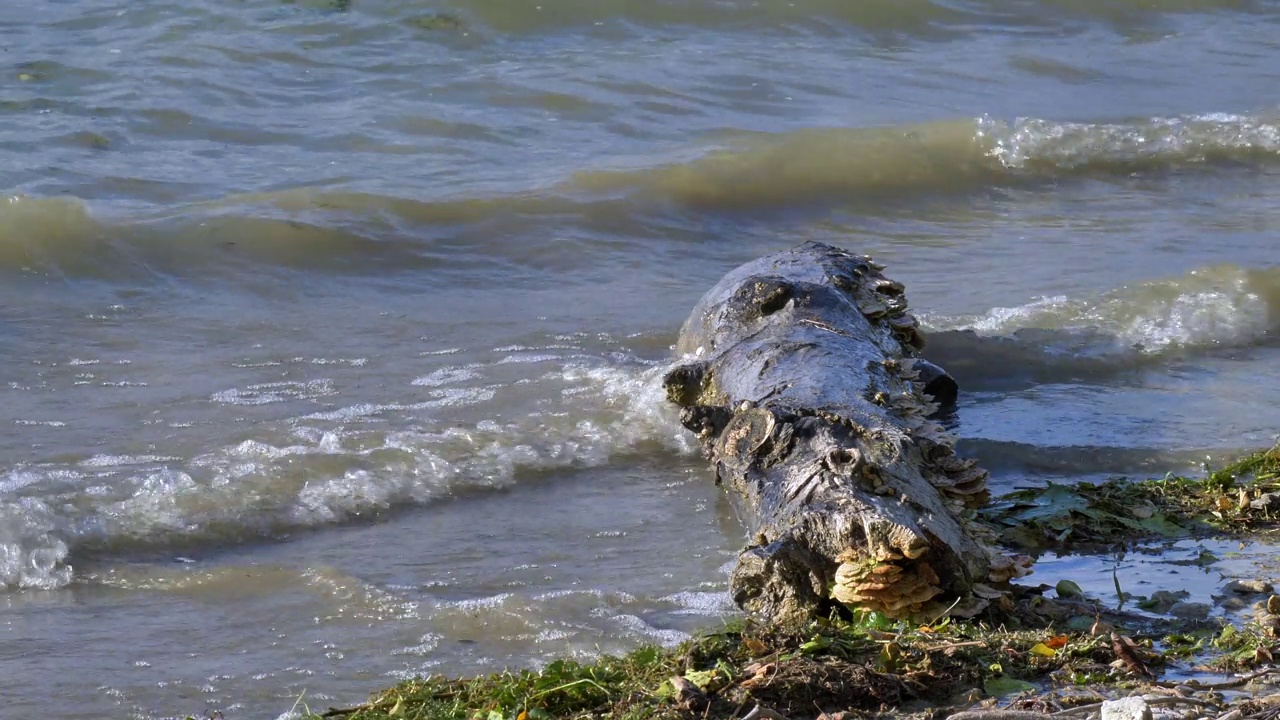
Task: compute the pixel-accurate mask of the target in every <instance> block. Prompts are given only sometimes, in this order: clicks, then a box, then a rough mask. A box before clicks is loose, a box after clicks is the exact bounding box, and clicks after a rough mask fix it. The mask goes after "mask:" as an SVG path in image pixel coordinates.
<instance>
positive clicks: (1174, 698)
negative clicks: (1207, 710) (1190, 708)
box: [1053, 695, 1219, 718]
mask: <svg viewBox="0 0 1280 720" xmlns="http://www.w3.org/2000/svg"><path fill="white" fill-rule="evenodd" d="M1142 699H1143V700H1144V701H1145V702H1146V703H1147V704H1148V705H1195V706H1196V707H1211V708H1216V707H1219V704H1218V703H1215V702H1210V701H1208V700H1201V699H1199V698H1189V697H1182V696H1181V695H1162V696H1160V697H1146V696H1143V698H1142ZM1106 702H1109V701H1106V700H1104V701H1103V702H1097V703H1090V704H1088V705H1077V706H1076V707H1073V708H1067V709H1066V710H1059V711H1058V712H1056V713H1054V714H1053V717H1055V718H1056V717H1071V716H1072V715H1085V714H1088V713H1091V712H1094V711H1095V710H1101V709H1102V705H1103V703H1106Z"/></svg>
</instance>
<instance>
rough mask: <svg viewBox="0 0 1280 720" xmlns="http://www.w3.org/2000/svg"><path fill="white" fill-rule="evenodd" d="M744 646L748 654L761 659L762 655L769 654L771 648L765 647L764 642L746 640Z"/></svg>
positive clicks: (743, 642)
mask: <svg viewBox="0 0 1280 720" xmlns="http://www.w3.org/2000/svg"><path fill="white" fill-rule="evenodd" d="M742 644H743V645H744V646H745V647H746V648H747V653H748V654H750V655H751V657H760V656H761V655H764V654H765V653H767V652H769V646H768V645H765V644H764V641H762V640H757V639H755V638H746V639H744V640H743V641H742Z"/></svg>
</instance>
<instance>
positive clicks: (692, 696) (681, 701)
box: [668, 675, 709, 712]
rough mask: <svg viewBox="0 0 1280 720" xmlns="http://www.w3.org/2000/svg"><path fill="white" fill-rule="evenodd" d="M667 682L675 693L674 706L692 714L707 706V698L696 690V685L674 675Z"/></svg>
mask: <svg viewBox="0 0 1280 720" xmlns="http://www.w3.org/2000/svg"><path fill="white" fill-rule="evenodd" d="M668 682H670V683H671V687H672V689H674V690H675V691H676V697H675V700H676V705H678V706H680V707H682V708H684V709H686V710H689V711H692V712H700V711H701V710H702V709H703V708H706V707H707V706H708V703H709V701H708V700H707V696H706V695H704V694H703V693H702V691H701V690H699V689H698V686H697V685H694V684H693V683H692V682H690V681H689V680H686V679H684V678H682V677H680V676H679V675H676V676H674V677H672V678H671V679H670V680H669V681H668Z"/></svg>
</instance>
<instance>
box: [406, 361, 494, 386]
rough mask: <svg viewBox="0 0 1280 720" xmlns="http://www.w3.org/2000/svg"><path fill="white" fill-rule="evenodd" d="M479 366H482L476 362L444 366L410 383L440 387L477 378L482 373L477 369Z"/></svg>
mask: <svg viewBox="0 0 1280 720" xmlns="http://www.w3.org/2000/svg"><path fill="white" fill-rule="evenodd" d="M479 367H481V366H480V365H478V364H474V363H473V364H471V365H462V366H459V367H442V368H439V369H437V370H434V371H432V372H431V373H429V374H427V375H423V376H422V377H419V378H416V379H414V381H413V382H412V383H410V384H411V385H416V386H418V387H439V386H441V385H449V384H452V383H457V382H465V381H467V380H475V379H476V378H478V377H480V373H479V372H478V370H477V368H479Z"/></svg>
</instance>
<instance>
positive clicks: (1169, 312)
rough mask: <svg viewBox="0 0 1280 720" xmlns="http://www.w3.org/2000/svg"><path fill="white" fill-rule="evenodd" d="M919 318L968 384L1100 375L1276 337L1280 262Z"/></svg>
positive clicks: (932, 346)
mask: <svg viewBox="0 0 1280 720" xmlns="http://www.w3.org/2000/svg"><path fill="white" fill-rule="evenodd" d="M923 319H924V321H925V322H926V324H927V325H928V326H929V327H930V328H931V330H932V332H931V333H930V334H929V349H928V352H929V354H930V356H931V358H932V359H934V360H935V361H937V362H940V363H944V364H946V365H947V367H948V368H953V369H954V371H955V372H958V373H959V374H961V375H964V376H965V378H966V379H967V380H969V381H970V382H971V383H972V382H974V381H976V382H978V383H980V384H981V383H991V382H1000V383H1009V382H1017V381H1019V380H1031V381H1034V382H1054V381H1060V380H1067V379H1071V380H1076V381H1079V380H1089V379H1091V378H1095V379H1101V378H1105V377H1106V376H1110V375H1114V373H1115V372H1117V371H1118V370H1124V369H1127V368H1130V367H1136V366H1141V365H1146V364H1152V363H1158V362H1165V361H1167V359H1168V358H1169V357H1171V356H1176V355H1179V354H1182V353H1187V352H1205V351H1211V350H1213V349H1216V348H1243V347H1250V346H1255V345H1262V344H1267V343H1269V342H1272V341H1274V339H1275V338H1276V336H1277V332H1278V331H1280V268H1275V267H1272V268H1253V269H1251V268H1243V267H1239V266H1236V265H1227V264H1223V265H1215V266H1210V267H1203V268H1199V269H1196V270H1193V271H1191V272H1189V273H1187V274H1186V275H1182V276H1180V277H1174V278H1167V279H1161V280H1153V281H1149V282H1145V283H1140V284H1134V285H1129V286H1125V287H1121V288H1118V289H1115V290H1112V291H1109V292H1106V293H1102V294H1100V295H1098V296H1094V297H1084V298H1068V297H1066V296H1055V297H1047V298H1038V299H1035V300H1032V301H1031V302H1028V303H1025V304H1023V305H1019V306H1015V307H998V308H993V309H991V310H989V311H987V312H986V313H983V314H981V315H969V316H956V317H947V316H941V315H927V314H926V315H924V316H923Z"/></svg>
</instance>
